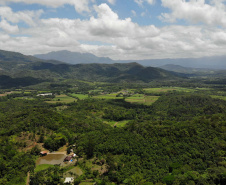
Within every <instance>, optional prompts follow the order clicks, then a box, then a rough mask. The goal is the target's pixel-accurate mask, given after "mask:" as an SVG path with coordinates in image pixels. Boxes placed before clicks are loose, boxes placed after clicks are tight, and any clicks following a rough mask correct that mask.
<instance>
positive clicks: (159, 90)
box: [143, 87, 201, 93]
mask: <svg viewBox="0 0 226 185" xmlns="http://www.w3.org/2000/svg"><path fill="white" fill-rule="evenodd" d="M143 90H144V91H146V92H147V93H165V92H168V91H183V92H194V91H196V89H193V88H183V87H161V88H145V89H143ZM198 90H201V89H198Z"/></svg>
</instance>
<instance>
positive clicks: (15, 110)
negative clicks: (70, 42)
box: [0, 56, 226, 185]
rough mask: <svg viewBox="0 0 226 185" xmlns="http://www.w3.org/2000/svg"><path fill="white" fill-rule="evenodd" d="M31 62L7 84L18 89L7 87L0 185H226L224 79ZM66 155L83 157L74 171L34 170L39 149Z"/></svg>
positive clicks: (0, 102)
mask: <svg viewBox="0 0 226 185" xmlns="http://www.w3.org/2000/svg"><path fill="white" fill-rule="evenodd" d="M21 57H22V56H21ZM21 62H23V61H21ZM26 63H28V64H27V65H25V72H24V74H23V75H22V74H20V73H21V71H20V70H21V68H20V65H19V66H15V68H14V73H13V74H12V76H10V75H9V74H8V76H3V77H4V78H5V79H8V80H9V81H10V80H12V79H13V80H15V81H14V82H15V83H16V82H17V81H18V80H21V83H20V85H19V86H20V87H18V86H14V85H13V83H12V84H11V85H9V84H8V82H9V81H8V82H7V83H5V85H4V83H3V82H1V87H2V88H1V92H0V120H1V121H0V184H2V185H11V184H25V181H26V177H30V178H28V179H30V181H29V182H30V184H31V185H36V184H38V185H39V184H62V183H63V181H64V178H65V177H67V176H68V174H69V175H70V176H72V177H74V178H75V180H74V184H91V183H92V184H93V183H96V184H112V185H113V184H124V185H126V184H128V185H131V184H143V185H148V184H152V185H160V184H164V185H176V184H177V185H184V184H185V185H186V184H188V185H190V184H191V185H193V184H200V185H206V184H211V185H212V184H217V185H224V184H226V152H225V151H226V150H225V149H226V101H225V97H226V88H225V85H226V83H225V79H224V77H222V76H217V77H216V76H215V77H213V76H208V75H207V76H206V73H205V78H204V77H203V78H201V77H200V76H198V77H194V76H192V77H190V78H181V77H178V76H173V75H172V74H169V73H168V72H167V73H166V74H167V75H169V76H168V77H169V78H170V79H168V80H166V79H165V78H162V77H159V76H158V74H159V73H158V72H159V71H158V70H154V69H152V68H144V67H142V66H140V65H137V64H135V63H132V64H127V65H122V64H114V65H105V64H103V65H99V64H98V65H96V64H90V65H77V66H68V65H64V64H54V63H48V64H46V63H40V61H26ZM1 65H2V66H1V68H2V69H3V70H5V72H6V73H7V72H9V71H10V70H8V71H7V66H8V67H9V65H11V64H10V62H9V64H8V65H6V64H4V65H3V64H1ZM58 65H59V66H58ZM4 66H5V67H4ZM76 68H78V69H76ZM136 68H138V69H139V70H138V71H137V70H136ZM82 71H83V73H82ZM109 71H111V73H109ZM31 72H32V75H30V74H31ZM33 72H34V73H33ZM44 72H46V73H44ZM85 72H87V73H90V75H87V73H86V74H85ZM141 73H143V74H142V75H140V74H141ZM149 73H152V74H149ZM40 74H45V76H44V77H42V78H40V79H41V80H40V79H39V78H37V77H40V76H39V75H40ZM20 75H21V76H20ZM26 75H27V76H29V75H30V76H29V77H30V78H31V79H32V78H35V79H39V80H40V81H36V80H34V79H32V80H34V83H27V81H26V80H24V78H25V76H26ZM18 76H20V77H18ZM78 76H80V77H79V78H78ZM171 77H172V78H171ZM46 79H48V80H46ZM91 79H92V80H91ZM162 79H164V80H162ZM85 80H87V81H85ZM129 82H130V83H129ZM2 84H3V85H2ZM47 93H52V94H47ZM40 94H41V95H40ZM63 146H64V147H66V148H65V149H64V150H66V151H67V152H68V153H70V151H71V150H72V149H73V151H75V153H76V154H77V156H78V158H75V159H74V160H75V162H74V163H73V164H71V165H68V166H66V167H63V166H59V165H49V164H42V165H36V161H37V159H38V157H39V156H38V155H39V153H40V151H41V149H42V150H48V151H50V152H53V151H56V150H59V149H60V148H61V147H63ZM43 147H44V148H43ZM75 166H76V167H75ZM28 174H29V175H28Z"/></svg>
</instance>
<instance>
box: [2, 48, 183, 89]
mask: <svg viewBox="0 0 226 185" xmlns="http://www.w3.org/2000/svg"><path fill="white" fill-rule="evenodd" d="M179 78H183V75H181V74H179V73H175V72H169V71H166V70H164V69H160V68H154V67H144V66H142V65H140V64H138V63H135V62H132V63H114V64H99V63H90V64H75V65H72V64H68V63H63V62H59V61H56V60H42V59H38V58H36V57H32V56H26V55H23V54H20V53H16V52H9V51H2V50H1V51H0V79H2V80H1V81H0V87H1V88H6V87H7V88H9V87H19V86H23V85H26V86H27V85H34V83H35V84H36V83H41V82H50V81H59V80H64V79H77V80H85V81H93V82H94V81H99V82H150V81H152V80H170V79H179ZM23 82H24V83H23ZM9 84H10V85H9Z"/></svg>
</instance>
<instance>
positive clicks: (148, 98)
mask: <svg viewBox="0 0 226 185" xmlns="http://www.w3.org/2000/svg"><path fill="white" fill-rule="evenodd" d="M159 97H160V96H145V102H144V104H145V105H151V104H152V103H154V102H155V101H156V100H158V98H159Z"/></svg>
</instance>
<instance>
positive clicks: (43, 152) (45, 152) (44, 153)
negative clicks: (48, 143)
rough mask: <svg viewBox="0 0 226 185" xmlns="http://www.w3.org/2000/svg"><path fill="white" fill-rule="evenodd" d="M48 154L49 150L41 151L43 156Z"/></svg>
mask: <svg viewBox="0 0 226 185" xmlns="http://www.w3.org/2000/svg"><path fill="white" fill-rule="evenodd" d="M47 154H48V152H47V151H41V152H40V155H41V156H45V155H47Z"/></svg>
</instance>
